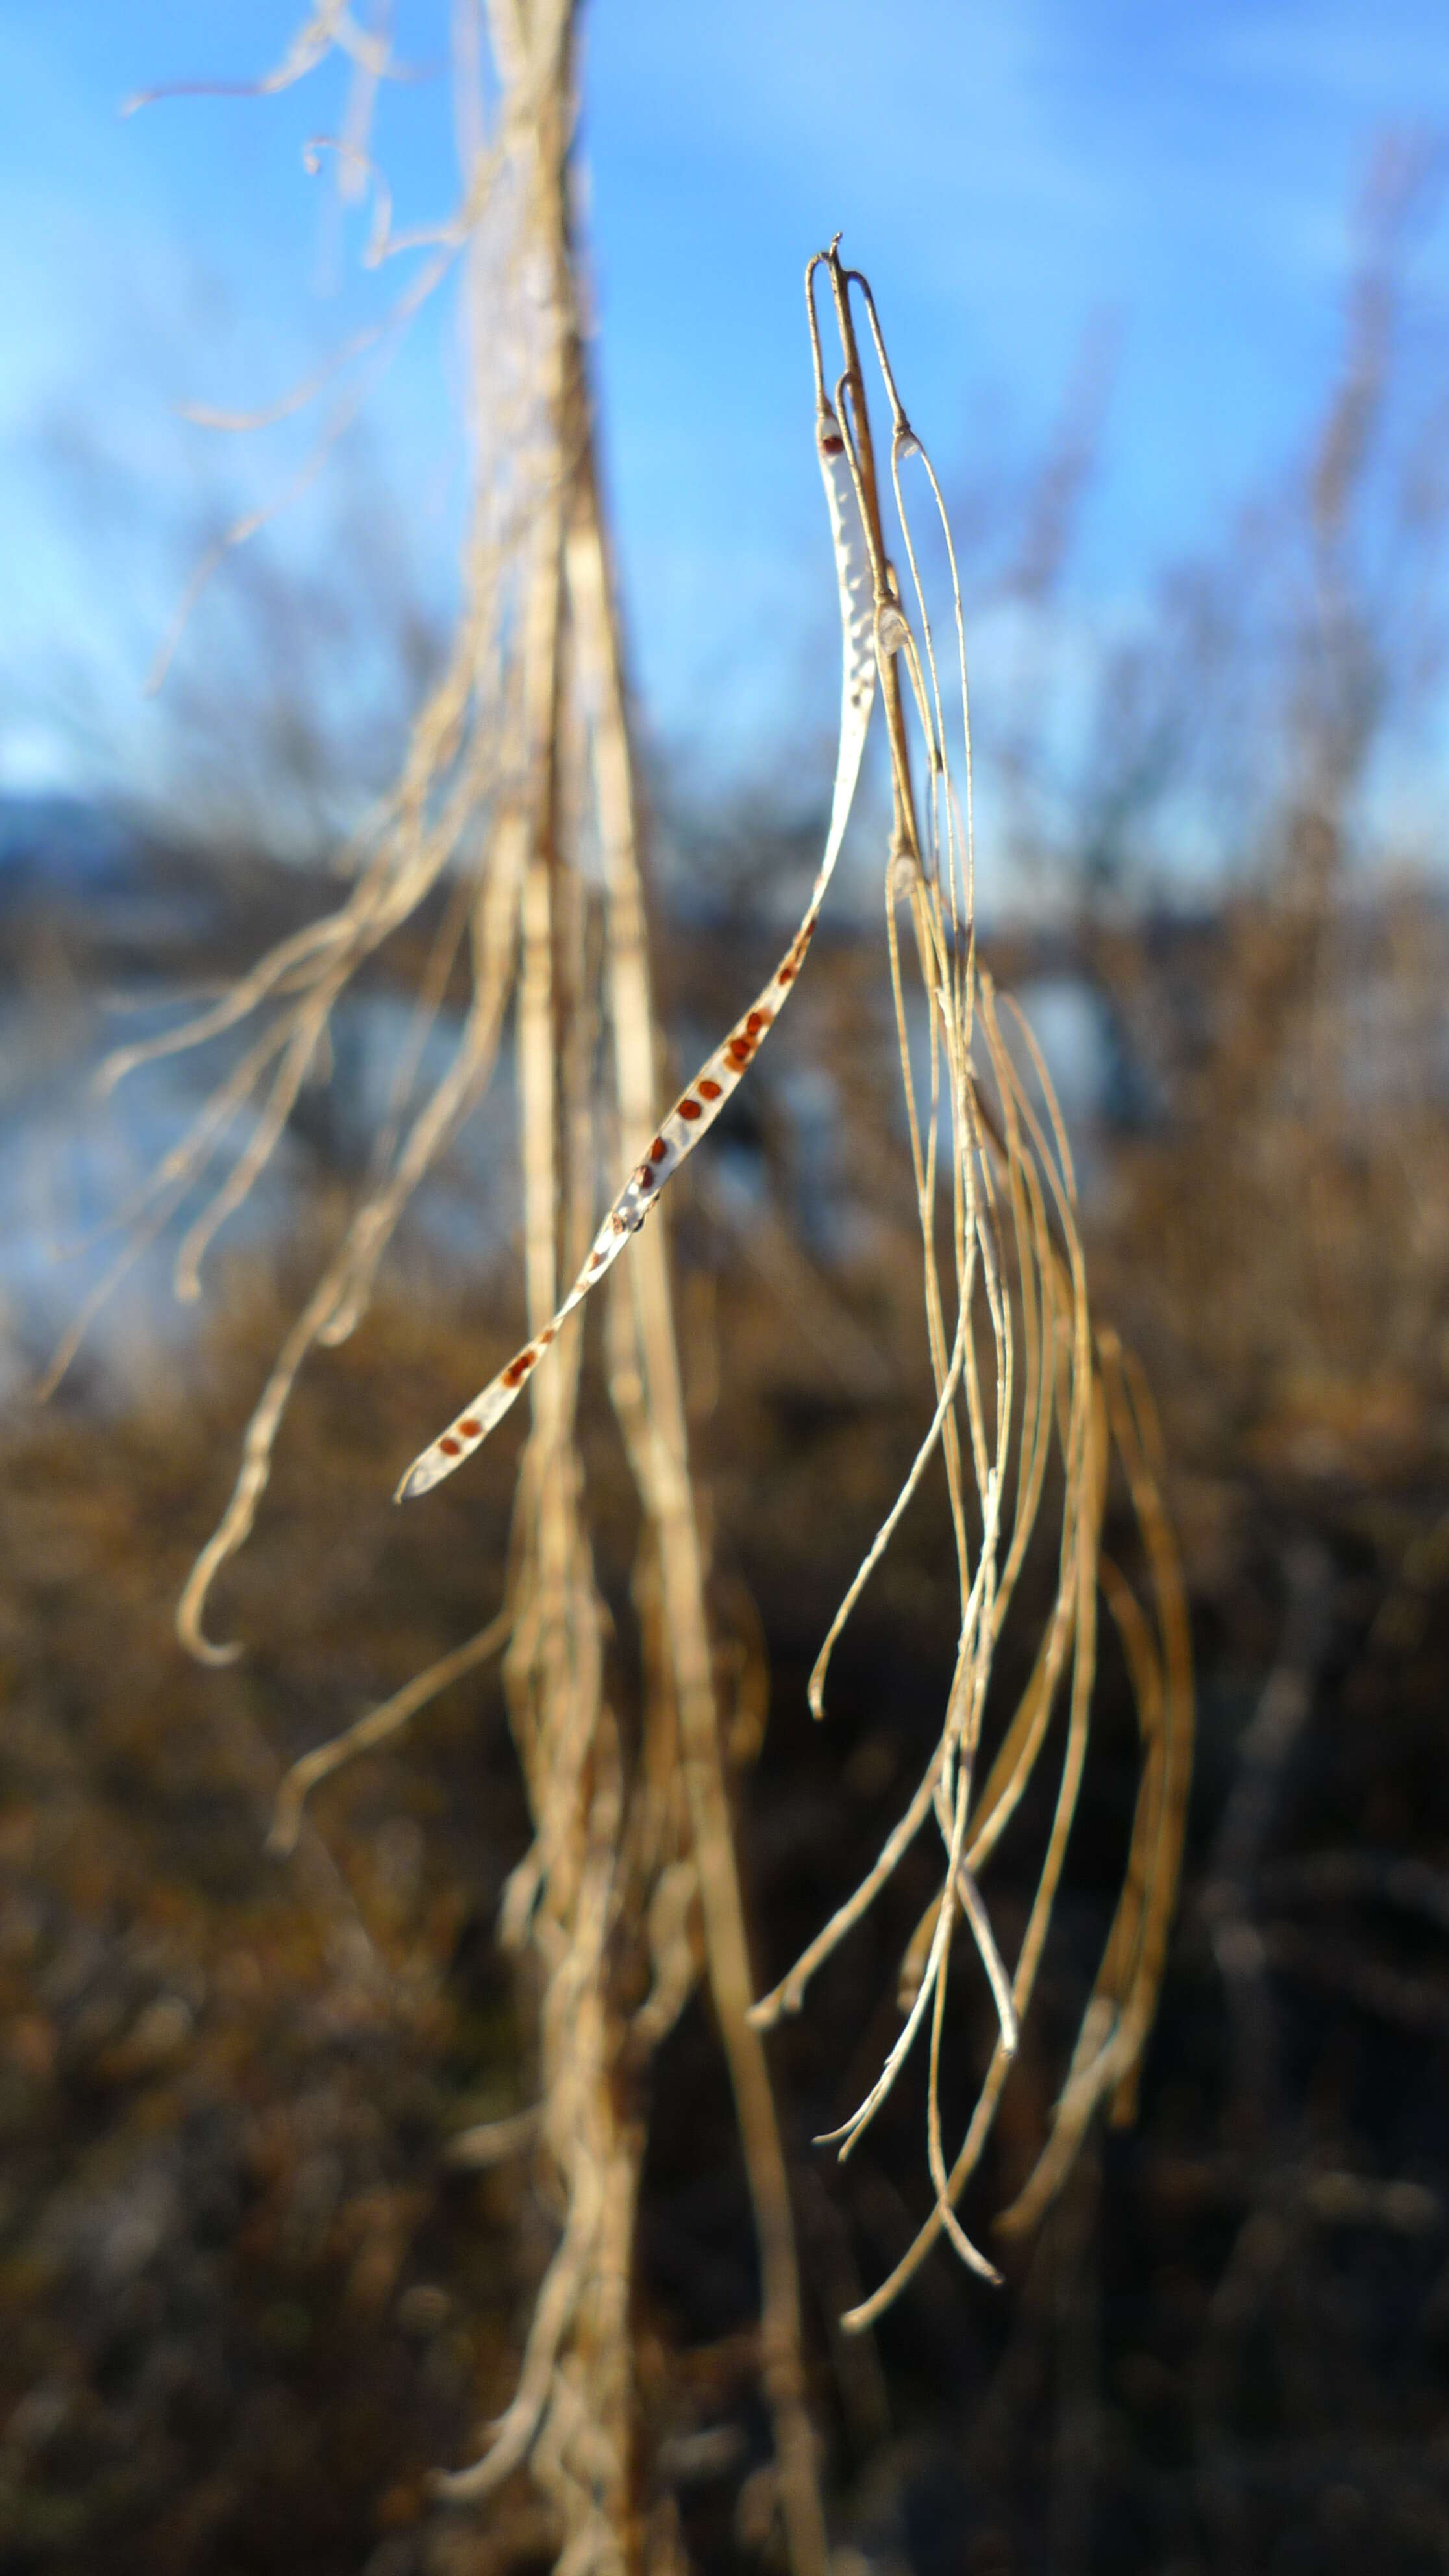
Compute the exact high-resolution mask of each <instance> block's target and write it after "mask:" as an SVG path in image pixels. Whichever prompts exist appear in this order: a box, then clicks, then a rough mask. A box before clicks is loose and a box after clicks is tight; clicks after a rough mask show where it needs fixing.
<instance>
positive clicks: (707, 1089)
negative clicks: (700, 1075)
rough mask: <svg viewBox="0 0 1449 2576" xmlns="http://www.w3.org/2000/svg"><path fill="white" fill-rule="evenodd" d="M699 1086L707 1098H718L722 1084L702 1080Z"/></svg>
mask: <svg viewBox="0 0 1449 2576" xmlns="http://www.w3.org/2000/svg"><path fill="white" fill-rule="evenodd" d="M699 1087H700V1090H701V1092H702V1093H703V1095H704V1097H705V1099H706V1100H718V1098H719V1095H720V1085H719V1084H718V1083H717V1082H702V1083H701V1084H700V1086H699Z"/></svg>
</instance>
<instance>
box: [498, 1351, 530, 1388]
mask: <svg viewBox="0 0 1449 2576" xmlns="http://www.w3.org/2000/svg"><path fill="white" fill-rule="evenodd" d="M537 1357H538V1353H537V1351H533V1350H529V1351H520V1352H519V1354H518V1357H517V1359H516V1360H510V1361H509V1363H508V1366H507V1368H506V1369H505V1370H504V1372H503V1383H504V1385H505V1386H521V1385H522V1383H523V1381H524V1379H525V1378H526V1377H527V1375H528V1372H529V1370H530V1369H531V1368H532V1366H533V1363H534V1361H535V1360H536V1359H537Z"/></svg>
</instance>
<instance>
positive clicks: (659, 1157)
mask: <svg viewBox="0 0 1449 2576" xmlns="http://www.w3.org/2000/svg"><path fill="white" fill-rule="evenodd" d="M703 1088H704V1085H703V1083H701V1085H700V1089H701V1090H703ZM668 1151H669V1148H668V1146H667V1145H666V1144H665V1142H664V1139H663V1137H662V1136H656V1137H655V1139H654V1142H653V1144H652V1145H651V1146H650V1148H649V1160H650V1162H651V1163H662V1162H663V1160H664V1157H665V1155H666V1154H667V1153H668Z"/></svg>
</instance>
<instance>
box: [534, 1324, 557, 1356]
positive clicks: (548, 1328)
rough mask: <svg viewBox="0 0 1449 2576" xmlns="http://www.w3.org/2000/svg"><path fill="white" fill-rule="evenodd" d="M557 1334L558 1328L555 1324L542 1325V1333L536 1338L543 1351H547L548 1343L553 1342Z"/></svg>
mask: <svg viewBox="0 0 1449 2576" xmlns="http://www.w3.org/2000/svg"><path fill="white" fill-rule="evenodd" d="M557 1332H558V1326H557V1325H556V1324H545V1325H544V1328H543V1331H542V1332H541V1333H540V1334H539V1337H538V1338H539V1340H540V1341H541V1342H542V1344H543V1346H544V1349H545V1350H547V1348H548V1345H549V1343H550V1342H551V1341H553V1340H554V1338H555V1336H556V1334H557Z"/></svg>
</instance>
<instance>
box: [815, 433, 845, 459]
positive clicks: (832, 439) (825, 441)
mask: <svg viewBox="0 0 1449 2576" xmlns="http://www.w3.org/2000/svg"><path fill="white" fill-rule="evenodd" d="M820 453H821V455H822V456H843V455H844V453H845V441H844V439H843V438H841V437H840V436H839V434H838V432H836V431H835V430H833V429H832V430H830V431H829V432H828V433H827V435H826V436H825V437H824V438H822V440H821V442H820Z"/></svg>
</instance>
